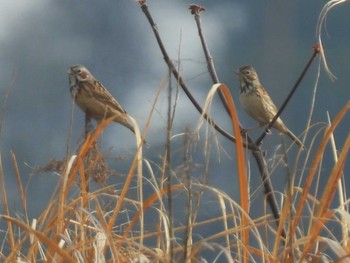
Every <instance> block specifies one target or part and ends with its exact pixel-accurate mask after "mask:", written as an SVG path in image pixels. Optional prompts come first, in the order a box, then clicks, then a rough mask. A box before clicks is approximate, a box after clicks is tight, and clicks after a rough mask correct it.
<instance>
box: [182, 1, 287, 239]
mask: <svg viewBox="0 0 350 263" xmlns="http://www.w3.org/2000/svg"><path fill="white" fill-rule="evenodd" d="M189 9H190V10H191V14H192V15H194V16H195V20H196V23H197V27H198V34H199V37H200V39H201V43H202V47H203V50H204V54H205V57H206V60H207V62H208V69H209V72H210V75H211V77H212V80H213V83H214V84H216V83H219V82H220V81H219V78H218V76H217V74H216V71H215V67H214V63H213V59H212V57H211V55H210V52H209V48H208V45H207V43H206V41H205V38H204V35H203V33H202V32H203V31H202V26H201V20H200V13H201V12H202V11H205V8H204V7H202V6H199V5H190V8H189ZM219 95H220V98H221V101H222V103H223V104H224V106H225V109H226V111H227V113H228V114H230V113H229V110H228V105H227V102H226V99H225V98H224V96H223V94H222V92H221V90H220V92H219ZM240 129H241V131H242V130H243V129H242V127H241V125H240ZM246 138H247V141H248V145H250V146H252V147H251V150H252V153H253V156H254V158H255V160H256V162H257V165H258V168H259V171H260V175H261V178H262V182H263V185H264V189H265V196H266V200H267V203H268V204H269V206H270V208H271V211H272V214H273V217H274V218H275V220H276V224H277V226H278V225H279V220H280V214H279V208H278V205H277V201H276V197H275V194H274V191H273V187H272V183H271V181H270V176H269V174H270V173H269V170H268V169H267V164H266V160H265V158H264V155H263V153H262V150H261V148H260V147H259V145H257V144H255V143H254V141H253V140H252V139H251V138H250V137H249V136H248V135H247V134H246ZM282 237H284V238H285V237H286V233H285V231H284V230H283V231H282Z"/></svg>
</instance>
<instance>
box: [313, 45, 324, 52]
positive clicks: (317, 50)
mask: <svg viewBox="0 0 350 263" xmlns="http://www.w3.org/2000/svg"><path fill="white" fill-rule="evenodd" d="M312 49H313V50H314V53H316V54H319V53H320V52H321V49H322V48H321V45H320V43H317V44H316V45H314V46H313V47H312Z"/></svg>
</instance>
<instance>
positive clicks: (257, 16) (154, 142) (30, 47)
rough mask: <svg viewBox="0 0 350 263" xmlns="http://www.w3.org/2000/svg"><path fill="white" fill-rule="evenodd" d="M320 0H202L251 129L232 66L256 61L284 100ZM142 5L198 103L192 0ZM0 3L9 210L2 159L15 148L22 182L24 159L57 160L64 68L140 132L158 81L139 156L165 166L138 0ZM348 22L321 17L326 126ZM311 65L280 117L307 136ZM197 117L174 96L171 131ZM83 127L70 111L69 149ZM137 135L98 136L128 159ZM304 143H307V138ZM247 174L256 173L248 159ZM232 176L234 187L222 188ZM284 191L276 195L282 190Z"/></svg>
mask: <svg viewBox="0 0 350 263" xmlns="http://www.w3.org/2000/svg"><path fill="white" fill-rule="evenodd" d="M324 2H325V1H317V0H313V1H305V0H297V1H282V2H279V1H233V0H227V1H224V0H221V1H209V0H208V1H199V2H197V3H198V4H202V5H204V6H205V7H206V8H207V12H205V13H203V14H202V22H203V30H204V33H205V36H206V38H207V41H208V44H209V47H210V50H211V52H212V56H213V59H214V62H215V66H216V69H217V72H218V75H219V78H220V80H221V81H222V82H224V83H226V84H227V85H228V86H229V87H230V89H231V92H232V95H233V97H234V99H235V102H236V103H237V107H238V108H239V114H240V120H241V123H242V124H243V125H244V126H246V127H252V126H254V125H255V123H254V121H252V120H251V119H249V117H248V116H247V115H246V114H245V113H243V112H242V110H241V109H240V107H239V102H238V99H237V98H238V95H239V92H238V81H237V79H236V76H235V75H234V74H233V72H234V71H235V70H236V69H237V68H238V67H240V66H242V65H248V64H249V65H253V66H254V67H255V68H256V70H257V71H258V73H259V76H260V80H261V82H262V83H263V85H264V86H265V88H266V89H267V90H268V91H269V93H270V94H271V97H272V98H273V100H274V101H275V102H276V104H277V106H279V105H280V103H281V101H282V99H283V98H284V97H285V96H286V95H287V93H288V91H289V90H290V89H291V87H292V86H293V84H294V83H295V81H296V79H297V78H298V76H299V74H300V72H301V71H302V69H303V67H304V66H305V64H306V62H307V60H308V59H309V57H310V56H311V54H312V49H311V47H312V46H313V45H314V44H315V43H316V38H315V30H316V24H317V18H318V15H319V13H320V11H321V9H322V5H323V4H324ZM148 3H149V8H150V12H151V13H152V15H153V18H154V20H155V21H156V23H157V25H158V28H159V31H160V34H161V36H162V38H163V41H164V44H165V46H166V48H167V50H168V52H169V54H170V56H171V58H172V59H174V60H177V59H178V57H180V59H181V71H182V73H183V75H184V77H185V79H186V80H187V83H188V86H189V87H190V89H191V90H192V92H193V94H194V95H195V97H197V98H198V100H199V101H200V102H201V103H204V99H205V96H206V94H207V92H208V91H209V89H210V86H211V80H210V78H209V76H208V74H206V71H207V68H206V64H205V59H204V58H203V51H202V49H201V45H200V41H199V39H198V35H197V29H196V25H195V21H194V19H193V17H192V16H191V15H190V12H189V11H188V5H189V4H192V3H193V2H192V1H191V2H190V1H183V0H181V1H179V0H178V1H174V0H173V1H171V0H162V1H159V0H150V1H148ZM1 9H2V15H1V18H0V22H1V23H0V24H1V27H0V45H1V51H0V66H1V67H0V68H1V71H0V79H1V86H0V98H1V100H2V101H3V100H4V97H5V94H6V93H7V92H8V90H9V89H10V87H11V83H12V82H13V86H12V88H11V89H10V94H9V98H8V101H7V107H6V111H5V113H4V117H3V131H2V138H1V140H2V141H1V142H2V143H1V152H2V159H3V166H4V174H5V177H6V183H7V187H8V189H11V190H9V191H8V195H9V201H10V204H11V205H12V208H16V207H17V208H18V207H19V201H18V200H17V199H16V197H17V196H18V194H17V187H16V182H15V178H14V175H13V171H12V165H11V162H10V158H9V152H10V151H11V150H12V151H13V152H14V153H15V154H16V156H17V160H18V163H19V166H20V174H21V176H22V178H23V181H24V182H28V178H29V177H30V172H31V171H30V169H29V167H28V166H26V165H25V163H27V164H29V165H30V166H37V165H45V164H46V163H47V162H49V161H50V160H51V159H52V158H55V159H62V158H63V157H64V156H65V151H66V142H67V134H68V132H69V121H70V111H71V105H72V101H71V97H70V94H69V85H68V80H67V74H66V73H67V70H68V67H69V66H71V65H73V64H84V65H86V66H87V68H88V69H90V71H91V72H92V73H93V74H94V75H95V77H96V78H97V79H99V80H100V81H101V82H102V83H103V84H104V85H105V86H106V87H107V88H108V89H109V90H110V92H111V93H112V94H113V95H114V96H115V97H116V98H117V100H118V101H119V102H120V103H121V104H122V105H123V106H124V108H125V109H126V110H127V111H128V112H129V113H130V114H131V115H133V116H134V117H135V118H136V120H137V121H138V123H139V125H140V127H141V129H142V128H143V126H144V124H145V122H146V120H147V117H148V115H149V112H150V109H151V104H152V103H153V101H154V99H155V94H156V92H157V90H158V89H159V87H161V86H163V91H162V94H161V96H160V98H159V101H158V102H157V111H156V112H155V113H154V116H153V119H152V122H151V127H150V129H149V132H148V138H147V140H148V141H149V143H150V145H151V148H150V149H149V150H148V156H146V157H147V158H150V159H152V158H153V157H152V156H157V157H155V158H154V161H156V162H158V163H160V159H159V158H158V157H159V155H160V154H161V153H162V151H160V149H161V147H162V146H163V144H164V140H165V125H166V106H167V95H166V89H165V88H166V83H167V68H166V65H165V63H164V61H163V58H162V55H161V53H160V50H159V48H158V46H157V43H156V41H155V38H154V36H153V33H152V31H151V28H150V26H149V24H148V22H147V20H146V18H145V16H144V14H143V12H142V11H141V9H140V8H139V5H138V4H137V3H136V2H135V1H133V0H118V1H106V0H100V1H77V0H75V1H71V0H62V1H49V0H32V1H22V0H3V1H2V8H1ZM349 17H350V5H349V4H343V5H342V6H340V7H339V8H336V9H334V10H332V12H331V13H330V15H329V17H328V23H327V30H328V37H327V36H326V34H324V36H325V38H324V41H325V48H326V50H327V55H328V59H329V64H330V67H331V69H332V70H333V73H334V74H335V75H336V76H337V78H338V79H337V80H336V81H334V82H332V81H331V80H330V79H329V78H328V77H327V76H326V74H325V72H324V70H323V68H321V78H320V83H319V87H318V91H317V96H316V105H315V110H314V117H313V123H318V122H325V121H326V111H329V112H330V115H331V116H332V117H334V116H335V114H336V113H337V112H338V111H339V110H340V109H341V107H343V105H344V104H345V103H346V102H347V101H348V100H349V97H350V96H349V95H350V89H349V83H350V74H349V69H350V62H349V57H350V49H349V47H350V23H349ZM317 67H318V61H317V60H316V61H315V63H314V64H313V66H312V69H311V70H310V71H309V72H308V74H307V76H306V78H305V80H304V81H303V82H302V84H301V85H300V89H299V90H298V91H297V93H296V95H295V97H293V99H292V101H291V103H290V104H289V105H288V107H287V109H286V110H285V111H284V113H283V119H284V120H285V123H286V124H287V126H288V127H289V128H290V129H291V130H292V131H293V132H294V133H295V134H298V135H299V134H301V133H302V132H303V129H304V127H305V125H306V122H307V115H308V114H309V112H310V105H311V98H312V92H313V88H314V84H315V80H316V75H317ZM215 103H216V104H217V105H218V107H217V108H215V109H214V113H215V117H214V118H215V119H216V120H217V121H218V122H219V123H220V124H221V125H223V126H224V127H225V128H227V129H228V130H229V131H230V125H229V123H228V122H227V121H228V119H227V116H226V114H224V113H223V114H221V113H222V111H223V110H222V107H221V105H220V103H219V101H216V102H215ZM198 120H199V115H198V113H197V112H196V111H195V109H194V107H193V106H192V105H191V103H190V102H189V100H188V99H187V98H186V96H185V94H184V93H183V92H181V91H180V97H179V105H178V108H177V112H176V118H175V123H174V125H175V128H174V129H175V133H178V132H181V131H183V130H184V127H185V126H186V125H189V126H190V127H191V128H195V127H196V125H197V123H198ZM346 120H347V121H349V118H347V119H346ZM348 123H349V122H348ZM348 123H347V124H346V125H345V124H344V122H343V123H342V125H341V126H340V128H339V131H338V132H337V133H336V135H337V136H338V137H337V139H338V140H339V146H341V144H342V143H343V141H344V138H345V137H346V136H347V135H348V132H349V130H348V127H349V125H348ZM83 125H84V115H83V114H82V113H81V112H80V110H79V109H78V108H76V109H75V114H74V123H73V140H72V147H73V148H74V147H75V144H76V142H77V140H78V138H79V136H80V135H81V134H82V129H83ZM319 127H320V126H319ZM314 132H315V130H314V131H313V133H314ZM259 134H260V133H259V131H253V132H252V134H251V135H252V136H253V137H256V136H258V135H259ZM219 137H220V136H219ZM118 138H119V139H118ZM120 138H123V139H122V140H121V139H120ZM133 140H134V137H133V136H132V135H131V134H130V132H129V131H128V130H127V129H125V128H124V127H122V126H120V125H113V127H108V129H107V131H106V132H105V134H104V144H105V145H107V146H108V147H109V146H113V147H114V152H115V154H116V155H124V156H127V158H131V157H132V151H131V150H130V147H133V144H134V141H133ZM220 141H221V142H222V143H223V144H226V146H227V148H229V149H226V150H228V152H229V154H231V155H232V154H233V151H232V150H231V148H232V147H231V146H232V145H231V144H230V143H227V141H226V140H225V139H221V138H220ZM310 141H311V138H308V140H307V144H308V142H310ZM279 142H280V138H279V137H278V135H277V132H273V134H272V135H270V136H268V138H267V139H266V141H265V143H264V147H265V148H266V149H267V150H268V152H267V154H268V158H270V157H271V156H273V153H274V150H275V145H276V144H278V143H279ZM288 142H290V141H288ZM109 144H110V145H109ZM152 148H153V149H152ZM222 156H225V155H224V154H223V155H222ZM157 158H158V159H157ZM221 162H222V163H221V165H222V167H231V166H230V160H229V158H227V159H225V158H223V159H222V160H221ZM215 163H216V164H217V163H218V161H217V160H216V161H215ZM330 165H331V162H330ZM231 168H232V169H235V167H231ZM252 169H253V171H255V169H256V168H255V165H253V168H252ZM224 172H225V171H223V169H220V174H216V175H215V177H214V176H213V178H211V182H212V183H213V184H214V185H216V186H218V187H220V188H222V190H223V191H226V192H228V193H229V194H232V193H233V192H234V193H236V194H237V189H234V185H235V182H236V178H234V179H232V178H230V177H228V175H225V174H224ZM225 176H226V177H225ZM230 176H231V175H230ZM227 178H230V179H227ZM31 180H32V182H31V184H30V187H29V190H28V192H29V193H28V196H29V198H32V199H31V200H33V202H34V201H35V202H38V204H40V202H39V201H40V200H39V199H40V196H45V195H47V194H48V193H50V191H51V190H52V188H53V187H54V185H55V183H56V182H57V180H58V177H57V176H55V175H52V174H50V175H47V174H44V175H35V176H34V177H33V178H32V179H31ZM227 180H231V182H232V183H231V184H229V185H227V183H225V181H227ZM283 180H284V179H283ZM283 180H282V181H283ZM257 184H259V181H257V182H255V186H254V187H255V188H256V187H257ZM225 187H226V189H225ZM253 190H255V189H253ZM279 190H281V191H283V187H282V188H280V189H279ZM30 191H32V192H31V193H30ZM0 203H1V204H2V202H0ZM1 209H2V208H1ZM31 209H33V210H32V211H33V212H32V213H33V214H34V215H37V213H39V212H40V209H39V212H38V211H36V212H35V206H32V207H31Z"/></svg>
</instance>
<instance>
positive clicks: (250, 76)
mask: <svg viewBox="0 0 350 263" xmlns="http://www.w3.org/2000/svg"><path fill="white" fill-rule="evenodd" d="M236 74H237V75H238V77H239V82H240V88H241V94H240V97H239V100H240V102H241V104H242V106H243V109H244V110H245V111H246V112H247V113H248V114H249V116H251V117H252V118H253V119H254V120H256V121H257V122H258V123H259V124H260V125H261V126H263V125H267V124H269V123H270V122H271V120H272V119H273V117H274V116H275V115H276V113H277V111H278V110H277V107H276V105H275V104H274V103H273V101H272V100H271V98H270V96H269V94H268V93H267V91H266V90H265V89H264V87H263V86H262V85H261V83H260V81H259V77H258V74H257V73H256V71H255V69H254V68H253V67H251V66H244V67H241V68H239V70H238V71H237V72H236ZM272 127H273V128H275V129H277V130H278V131H280V132H281V133H284V134H286V135H288V136H289V137H290V138H291V139H292V140H293V141H294V142H295V143H296V144H298V145H299V146H300V147H301V148H304V144H303V143H302V142H301V141H300V140H299V139H298V137H297V136H295V135H294V134H293V133H292V132H291V131H290V130H289V129H288V128H287V126H286V125H285V124H284V123H283V121H282V119H281V118H278V119H277V120H276V121H275V123H274V124H273V125H272Z"/></svg>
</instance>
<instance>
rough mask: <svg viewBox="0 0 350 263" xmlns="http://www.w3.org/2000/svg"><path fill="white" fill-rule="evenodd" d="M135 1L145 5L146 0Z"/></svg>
mask: <svg viewBox="0 0 350 263" xmlns="http://www.w3.org/2000/svg"><path fill="white" fill-rule="evenodd" d="M137 2H139V4H140V5H145V4H146V0H137Z"/></svg>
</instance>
